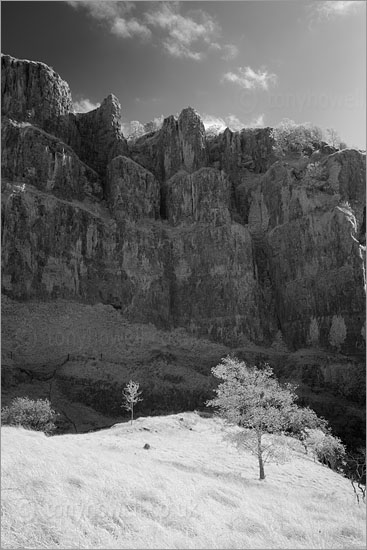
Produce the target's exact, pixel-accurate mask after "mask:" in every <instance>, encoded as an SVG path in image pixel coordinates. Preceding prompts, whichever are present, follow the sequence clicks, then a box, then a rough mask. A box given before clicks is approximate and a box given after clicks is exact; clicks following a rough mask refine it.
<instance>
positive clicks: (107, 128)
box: [66, 94, 128, 177]
mask: <svg viewBox="0 0 367 550" xmlns="http://www.w3.org/2000/svg"><path fill="white" fill-rule="evenodd" d="M66 141H67V142H68V143H70V145H71V147H72V148H73V149H74V150H75V152H76V153H77V155H78V156H79V157H80V158H81V159H82V160H83V162H85V163H86V164H88V165H89V166H90V167H91V168H93V170H95V171H96V172H97V173H98V174H100V175H101V176H102V177H104V176H105V174H106V168H107V164H108V163H109V162H110V161H111V160H112V159H113V158H115V157H116V156H118V155H126V154H127V153H128V146H127V142H126V140H125V138H124V136H123V134H122V131H121V105H120V103H119V101H118V99H117V98H116V97H115V96H114V95H112V94H110V95H109V96H107V97H106V99H105V100H104V101H103V102H102V104H101V106H100V107H98V108H97V109H94V110H93V111H90V112H89V113H78V114H76V115H71V116H70V117H69V127H68V135H67V138H66Z"/></svg>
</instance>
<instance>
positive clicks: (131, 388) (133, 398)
mask: <svg viewBox="0 0 367 550" xmlns="http://www.w3.org/2000/svg"><path fill="white" fill-rule="evenodd" d="M141 394H142V391H141V390H139V383H138V382H133V381H132V380H130V382H129V383H128V384H126V386H125V388H124V389H123V392H122V399H123V403H122V405H121V407H123V408H124V409H126V410H127V411H130V412H131V424H132V423H133V420H134V405H136V404H137V403H139V401H143V398H142V397H140V396H141Z"/></svg>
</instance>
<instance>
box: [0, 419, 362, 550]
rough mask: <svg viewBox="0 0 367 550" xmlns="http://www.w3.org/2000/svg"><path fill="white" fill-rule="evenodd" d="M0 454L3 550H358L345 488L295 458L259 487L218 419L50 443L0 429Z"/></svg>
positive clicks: (143, 425) (357, 521)
mask: <svg viewBox="0 0 367 550" xmlns="http://www.w3.org/2000/svg"><path fill="white" fill-rule="evenodd" d="M181 419H182V420H181ZM190 428H191V429H190ZM145 443H149V444H150V446H151V448H150V449H149V450H145V449H143V446H144V444H145ZM2 447H3V452H2V476H3V480H2V490H3V502H2V508H3V517H2V530H3V534H2V548H20V547H21V548H243V549H244V548H346V549H347V548H348V549H352V548H363V547H364V546H365V536H364V533H365V523H364V522H365V510H364V507H363V506H358V505H357V504H356V502H355V499H354V496H353V492H352V488H351V486H350V484H349V482H348V481H347V480H346V479H344V478H342V477H341V476H339V475H338V474H336V473H334V472H332V471H331V470H329V469H327V468H325V467H323V466H321V465H319V464H317V463H314V462H313V460H312V459H311V458H309V457H307V456H305V455H304V454H302V452H301V451H297V452H296V453H295V455H294V456H293V458H292V461H291V462H289V463H286V464H283V465H275V464H269V465H267V471H266V473H267V479H266V480H265V481H264V482H260V481H258V479H257V478H258V471H257V464H256V459H255V458H254V457H252V456H251V455H249V454H246V453H244V452H242V453H239V452H238V451H237V450H236V449H235V448H234V447H232V446H231V445H229V444H228V443H226V442H224V441H223V432H222V424H221V422H220V421H219V420H217V419H208V418H205V419H203V418H201V417H200V416H198V415H197V414H195V413H184V414H181V415H172V416H166V417H154V418H152V417H146V418H139V419H138V420H136V421H135V423H134V425H133V427H131V426H130V424H118V425H116V426H114V427H113V428H110V429H108V430H104V431H100V432H98V433H93V434H78V435H62V436H55V437H52V438H46V437H45V436H44V435H43V434H41V433H36V432H29V431H26V430H23V429H22V428H9V427H4V428H3V429H2Z"/></svg>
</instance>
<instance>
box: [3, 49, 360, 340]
mask: <svg viewBox="0 0 367 550" xmlns="http://www.w3.org/2000/svg"><path fill="white" fill-rule="evenodd" d="M2 68H3V74H2V92H3V104H2V105H3V111H2V114H3V125H2V174H3V188H4V189H3V198H2V201H3V202H2V212H3V218H2V220H3V261H2V269H3V279H2V281H3V290H4V292H5V293H6V294H8V295H9V297H11V298H17V299H22V300H27V299H30V298H38V299H41V300H48V299H56V298H61V297H62V298H67V299H73V300H83V301H85V302H88V303H98V302H102V303H105V304H111V305H113V306H114V307H116V308H118V309H119V310H121V313H122V314H123V315H124V316H125V317H127V318H128V319H131V320H132V321H139V322H143V323H146V322H152V323H155V324H156V325H158V326H161V327H165V328H172V327H175V326H184V327H186V328H188V329H189V330H191V332H192V333H193V334H195V335H198V336H201V335H206V336H210V337H211V338H212V339H214V340H217V341H224V342H227V343H230V344H234V343H239V342H243V341H252V342H255V343H257V344H261V345H270V344H271V343H272V342H273V341H274V340H275V339H276V338H278V339H279V335H280V334H281V335H282V338H283V340H284V341H285V342H286V344H287V345H288V346H289V347H291V348H298V347H302V346H305V345H307V342H308V341H309V336H310V335H309V331H310V324H311V323H313V324H315V321H314V320H316V323H317V327H318V330H319V340H318V343H319V344H321V345H328V335H329V331H330V327H331V325H332V323H333V319H334V317H335V316H342V317H343V319H344V322H345V325H346V331H347V337H346V340H345V344H344V345H345V349H348V350H355V349H356V348H357V347H358V346H360V345H361V344H362V336H361V328H362V325H363V321H364V309H363V308H364V299H363V263H362V258H361V254H362V252H363V249H362V248H361V244H360V243H361V242H362V234H361V232H362V229H363V223H365V222H364V215H365V214H364V211H363V205H364V200H365V186H364V183H365V175H364V174H365V173H364V170H365V168H364V166H365V157H364V156H363V155H362V154H361V153H360V152H358V151H353V150H344V151H340V152H337V153H333V154H329V155H328V154H325V153H319V154H318V155H316V156H314V157H310V158H308V159H306V160H303V161H302V162H301V161H299V162H298V161H297V162H296V163H294V162H293V163H292V162H285V161H278V160H277V159H276V158H275V156H274V154H273V142H272V139H271V136H270V129H269V128H265V129H256V130H244V131H242V132H231V131H229V130H226V131H225V132H224V133H223V134H221V135H219V136H215V137H211V138H210V139H208V140H207V139H206V137H205V131H204V127H203V124H202V122H201V120H200V117H199V116H198V115H197V113H196V112H195V111H194V110H193V109H191V108H187V109H184V110H183V111H182V113H181V114H180V116H179V117H178V119H176V118H175V117H168V118H167V119H166V120H165V121H164V124H163V126H162V128H161V129H160V130H159V131H157V132H153V133H151V134H148V135H145V136H143V137H141V138H139V139H138V140H137V141H136V142H135V143H134V144H132V145H131V146H130V148H129V147H128V145H127V143H126V140H125V138H124V137H123V135H122V132H121V129H120V105H119V103H118V101H117V99H116V98H115V97H114V96H112V95H110V96H108V98H106V99H105V100H104V101H103V102H102V104H101V106H100V107H99V108H98V109H96V110H94V111H91V112H90V113H86V114H75V113H73V112H72V102H71V96H70V91H69V88H68V86H67V84H66V83H65V82H63V81H62V80H61V78H60V77H59V76H58V75H56V73H54V72H53V71H52V70H51V69H49V68H48V67H46V66H45V65H43V64H41V63H33V62H28V61H19V60H15V59H13V58H11V57H10V56H3V57H2ZM347 203H348V204H347Z"/></svg>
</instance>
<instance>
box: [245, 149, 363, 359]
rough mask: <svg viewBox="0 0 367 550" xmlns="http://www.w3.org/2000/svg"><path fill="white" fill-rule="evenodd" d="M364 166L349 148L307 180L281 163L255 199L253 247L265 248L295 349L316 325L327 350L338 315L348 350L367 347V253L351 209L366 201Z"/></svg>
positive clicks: (282, 320)
mask: <svg viewBox="0 0 367 550" xmlns="http://www.w3.org/2000/svg"><path fill="white" fill-rule="evenodd" d="M347 159H348V160H347ZM364 162H365V159H364V158H363V156H362V155H361V154H360V153H358V152H357V151H353V150H351V151H347V150H344V151H341V152H338V153H335V154H333V155H331V156H329V157H328V158H327V159H325V161H323V162H321V163H319V165H316V166H315V165H314V164H311V165H308V166H307V167H306V169H305V170H303V172H302V174H301V176H300V174H299V173H296V175H295V172H294V170H293V169H292V168H291V167H290V166H289V165H287V164H286V163H281V162H279V163H276V164H274V165H273V166H272V167H271V168H270V170H269V171H268V172H267V173H266V174H265V176H264V177H263V179H262V183H261V187H260V188H259V189H257V190H256V191H255V192H254V193H253V201H252V204H251V209H250V213H249V227H250V231H251V234H252V236H253V241H254V243H257V242H258V241H259V240H262V242H263V243H264V242H265V243H266V246H267V260H268V261H267V263H266V269H267V271H268V274H269V281H270V286H271V287H272V289H273V300H274V304H275V311H276V314H277V317H278V319H279V324H280V327H281V330H282V333H283V335H284V336H285V338H286V341H287V344H288V345H289V346H290V347H291V348H293V349H294V348H295V349H297V348H299V347H305V346H307V344H308V343H309V338H310V334H309V331H310V325H311V322H312V320H314V321H313V322H315V321H316V323H317V327H318V332H319V344H322V345H323V346H328V345H329V333H330V327H331V325H332V321H333V318H334V316H341V317H342V318H343V319H344V322H345V325H346V334H347V335H346V338H345V341H344V342H343V343H344V349H349V350H353V349H354V347H355V346H356V344H357V345H362V336H361V326H362V322H363V321H362V319H363V318H364V267H363V248H362V247H361V245H360V243H359V241H358V239H357V234H358V225H359V224H360V222H358V221H357V219H356V217H355V214H354V211H353V208H352V207H351V204H356V203H357V204H358V205H362V204H363V203H364V200H365V199H364V197H365V188H364V186H363V187H362V185H361V184H360V180H361V179H362V177H363V176H362V174H363V173H364V168H363V165H364ZM296 176H297V177H296ZM341 199H342V200H341ZM348 201H349V202H348ZM359 227H360V225H359Z"/></svg>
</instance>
